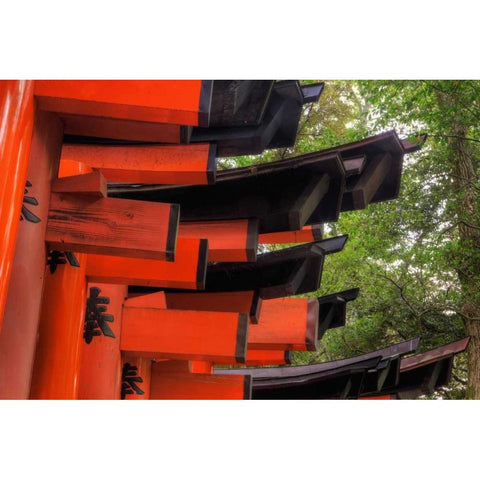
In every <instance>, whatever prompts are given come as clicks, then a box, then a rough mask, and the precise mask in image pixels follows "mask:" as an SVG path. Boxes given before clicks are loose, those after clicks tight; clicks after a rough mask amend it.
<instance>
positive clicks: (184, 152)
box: [62, 143, 216, 238]
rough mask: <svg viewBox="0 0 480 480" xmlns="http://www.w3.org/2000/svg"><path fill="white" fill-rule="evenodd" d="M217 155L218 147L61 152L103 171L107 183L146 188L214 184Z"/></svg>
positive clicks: (70, 147)
mask: <svg viewBox="0 0 480 480" xmlns="http://www.w3.org/2000/svg"><path fill="white" fill-rule="evenodd" d="M215 154H216V146H215V145H213V144H208V143H196V144H192V145H114V146H110V145H82V144H64V145H63V149H62V159H68V160H75V161H77V162H82V163H85V164H87V165H89V166H90V167H92V168H94V169H97V170H100V171H101V172H102V174H103V175H104V177H105V178H106V179H107V181H108V182H125V183H144V184H148V183H152V184H185V185H196V184H199V185H200V184H209V183H215V172H216V158H215ZM199 238H200V237H199ZM201 238H205V237H201Z"/></svg>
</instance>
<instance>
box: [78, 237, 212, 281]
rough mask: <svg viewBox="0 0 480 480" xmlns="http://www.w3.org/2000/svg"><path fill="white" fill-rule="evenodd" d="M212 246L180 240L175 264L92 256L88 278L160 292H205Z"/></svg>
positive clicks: (88, 266) (205, 242) (198, 241)
mask: <svg viewBox="0 0 480 480" xmlns="http://www.w3.org/2000/svg"><path fill="white" fill-rule="evenodd" d="M208 252H209V250H208V242H207V240H203V239H201V240H199V239H188V238H187V239H178V241H177V246H176V250H175V260H174V261H164V260H149V259H144V258H128V257H115V256H111V255H95V254H89V255H88V262H87V277H88V279H89V281H92V282H104V283H113V284H122V285H139V286H145V287H160V288H185V289H192V290H196V289H202V288H205V277H206V275H207V260H208Z"/></svg>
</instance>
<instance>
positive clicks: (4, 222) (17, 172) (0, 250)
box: [0, 80, 34, 327]
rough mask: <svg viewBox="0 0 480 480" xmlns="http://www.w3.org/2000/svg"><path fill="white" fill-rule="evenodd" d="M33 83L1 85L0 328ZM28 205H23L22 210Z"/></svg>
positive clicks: (20, 202) (21, 194) (29, 135)
mask: <svg viewBox="0 0 480 480" xmlns="http://www.w3.org/2000/svg"><path fill="white" fill-rule="evenodd" d="M33 114H34V107H33V82H31V81H28V80H1V81H0V158H1V159H2V161H1V162H0V231H1V232H2V235H1V239H0V327H1V325H2V319H3V311H4V308H5V302H6V299H7V290H8V282H9V280H10V275H11V272H12V264H13V255H14V252H15V242H16V239H17V232H18V226H19V218H20V215H21V211H22V208H23V203H28V201H29V200H28V199H27V200H25V198H24V195H26V194H25V182H26V181H27V178H26V177H27V168H28V159H29V154H30V143H31V139H32V130H33ZM26 207H27V205H25V208H26Z"/></svg>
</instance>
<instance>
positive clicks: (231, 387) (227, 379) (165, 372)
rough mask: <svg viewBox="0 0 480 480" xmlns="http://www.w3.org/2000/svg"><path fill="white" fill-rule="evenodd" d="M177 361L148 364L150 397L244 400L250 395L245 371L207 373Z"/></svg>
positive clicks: (249, 381) (154, 398)
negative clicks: (232, 373) (237, 373)
mask: <svg viewBox="0 0 480 480" xmlns="http://www.w3.org/2000/svg"><path fill="white" fill-rule="evenodd" d="M172 363H173V364H178V363H179V362H160V363H154V364H152V377H151V384H150V398H151V399H152V400H247V399H250V398H251V391H252V384H251V377H250V376H249V375H245V376H244V375H210V374H199V373H189V372H188V371H182V367H183V368H187V369H188V365H185V366H184V365H180V366H179V367H178V368H177V369H176V368H175V365H174V366H172V365H171V364H172ZM181 363H182V362H181ZM183 363H184V364H187V362H183Z"/></svg>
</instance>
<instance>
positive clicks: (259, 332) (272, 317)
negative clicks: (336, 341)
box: [247, 298, 319, 358]
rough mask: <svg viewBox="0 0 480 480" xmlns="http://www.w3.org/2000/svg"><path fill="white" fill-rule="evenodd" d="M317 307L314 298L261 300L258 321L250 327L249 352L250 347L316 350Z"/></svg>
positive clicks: (255, 348)
mask: <svg viewBox="0 0 480 480" xmlns="http://www.w3.org/2000/svg"><path fill="white" fill-rule="evenodd" d="M318 310H319V307H318V301H317V299H316V298H275V299H272V300H264V301H263V304H262V312H261V314H260V318H259V320H258V324H257V325H252V326H251V327H250V331H249V334H248V349H249V351H250V349H252V350H300V351H302V350H303V351H304V350H310V351H315V350H316V342H317V331H318ZM247 358H248V354H247Z"/></svg>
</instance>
